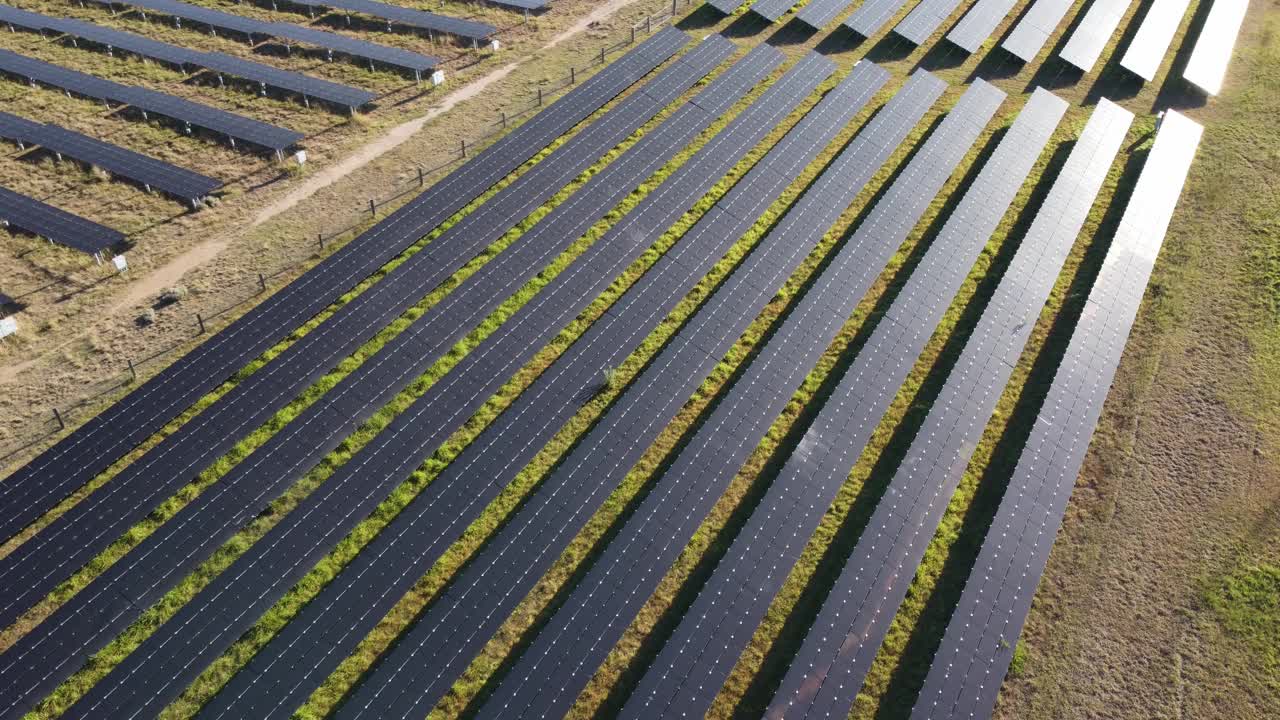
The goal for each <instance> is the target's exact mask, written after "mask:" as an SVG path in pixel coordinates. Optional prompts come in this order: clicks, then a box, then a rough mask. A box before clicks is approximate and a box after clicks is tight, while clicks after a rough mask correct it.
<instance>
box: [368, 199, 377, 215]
mask: <svg viewBox="0 0 1280 720" xmlns="http://www.w3.org/2000/svg"><path fill="white" fill-rule="evenodd" d="M369 214H370V215H372V216H373V217H378V206H377V205H375V204H374V202H373V198H369Z"/></svg>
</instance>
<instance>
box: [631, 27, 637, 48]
mask: <svg viewBox="0 0 1280 720" xmlns="http://www.w3.org/2000/svg"><path fill="white" fill-rule="evenodd" d="M630 44H631V45H635V44H636V26H635V25H632V26H631V43H630Z"/></svg>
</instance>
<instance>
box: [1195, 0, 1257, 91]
mask: <svg viewBox="0 0 1280 720" xmlns="http://www.w3.org/2000/svg"><path fill="white" fill-rule="evenodd" d="M1248 10H1249V0H1214V1H1213V7H1212V8H1210V9H1209V17H1208V18H1206V19H1205V21H1204V28H1203V29H1201V30H1200V37H1198V38H1196V46H1195V49H1194V50H1192V51H1191V59H1190V60H1188V61H1187V67H1186V69H1185V70H1183V72H1182V77H1184V78H1186V80H1187V82H1189V83H1191V84H1192V85H1195V86H1196V87H1198V88H1200V89H1201V90H1203V91H1204V92H1205V93H1206V94H1209V95H1217V94H1218V92H1219V91H1220V90H1222V79H1223V78H1224V77H1226V74H1227V65H1228V64H1229V63H1230V62H1231V53H1232V51H1233V50H1234V49H1235V45H1236V36H1237V35H1239V34H1240V25H1241V24H1242V23H1243V22H1244V16H1245V13H1246V12H1247V11H1248Z"/></svg>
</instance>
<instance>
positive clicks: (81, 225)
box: [0, 187, 124, 255]
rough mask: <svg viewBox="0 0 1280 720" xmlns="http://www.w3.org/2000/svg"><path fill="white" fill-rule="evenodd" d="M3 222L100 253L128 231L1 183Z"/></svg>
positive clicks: (0, 195) (113, 245) (71, 246)
mask: <svg viewBox="0 0 1280 720" xmlns="http://www.w3.org/2000/svg"><path fill="white" fill-rule="evenodd" d="M0 223H3V224H4V225H5V226H6V227H14V228H17V229H19V230H24V231H26V232H29V233H31V234H33V235H39V236H40V237H42V238H46V239H48V240H52V241H53V242H55V243H58V244H59V245H66V246H67V247H69V248H73V249H75V250H79V251H80V252H83V253H88V254H90V255H96V254H97V253H100V252H102V251H103V250H107V249H110V248H112V247H115V246H116V245H119V244H120V243H122V242H124V234H123V233H121V232H119V231H117V230H112V229H111V228H109V227H103V226H102V225H99V224H98V223H96V222H92V221H90V220H85V219H84V218H82V217H80V216H79V215H72V214H71V213H69V212H67V211H65V210H59V209H58V208H56V207H53V206H52V205H46V204H45V203H42V202H40V201H39V200H36V199H35V198H30V197H27V196H26V195H20V194H18V193H16V192H14V191H12V190H10V189H9V188H6V187H0Z"/></svg>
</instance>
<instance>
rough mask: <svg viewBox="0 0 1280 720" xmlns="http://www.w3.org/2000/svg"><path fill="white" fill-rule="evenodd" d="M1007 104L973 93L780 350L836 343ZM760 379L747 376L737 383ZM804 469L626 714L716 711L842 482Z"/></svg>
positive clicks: (715, 581) (705, 590)
mask: <svg viewBox="0 0 1280 720" xmlns="http://www.w3.org/2000/svg"><path fill="white" fill-rule="evenodd" d="M1003 99H1004V93H1002V92H1001V91H999V90H998V89H996V88H994V87H992V86H990V85H988V84H987V83H985V82H982V81H980V80H979V81H977V82H975V83H974V84H973V85H972V86H971V87H970V89H969V90H967V91H966V92H965V94H964V96H963V97H962V98H961V99H960V101H959V102H958V103H957V104H956V106H955V107H954V108H952V109H951V111H950V112H948V113H947V116H946V117H945V118H944V119H943V121H942V123H941V124H940V125H939V126H938V128H937V129H936V130H935V131H934V132H933V133H932V134H931V135H930V136H929V138H928V140H926V141H925V143H924V145H923V146H922V147H921V148H920V149H919V150H918V151H916V152H915V153H914V154H913V157H912V160H911V161H910V162H909V163H908V165H907V167H906V168H904V169H903V171H902V173H901V174H900V175H899V176H898V177H897V178H896V179H895V180H894V182H893V184H892V185H891V186H890V187H889V189H888V191H887V192H886V193H885V194H884V196H883V197H881V198H880V199H879V200H878V201H877V202H876V204H875V206H874V207H873V208H872V211H871V213H870V214H869V215H868V216H867V218H866V220H865V221H864V222H862V223H861V224H860V225H859V227H858V229H857V231H856V233H855V234H854V236H853V237H851V238H850V239H849V240H848V241H847V242H845V243H844V244H843V245H842V246H841V249H840V250H839V251H838V252H837V254H836V257H835V258H833V259H832V260H831V262H830V263H829V264H828V266H827V269H826V270H824V271H823V273H822V275H821V276H820V277H819V278H818V279H817V281H816V282H815V283H814V287H813V289H811V290H809V291H808V292H806V293H805V295H804V296H803V298H802V299H801V300H800V301H799V305H797V306H796V307H795V308H794V309H793V310H791V311H790V312H788V316H787V319H786V320H785V321H784V324H783V326H782V327H781V328H779V329H778V330H777V331H775V333H774V335H773V337H774V338H775V340H771V341H770V347H774V346H775V344H776V347H777V348H778V350H779V351H780V350H781V348H784V347H785V348H790V347H804V346H806V345H808V346H809V347H810V348H816V352H822V350H823V349H825V348H826V347H827V346H828V345H829V344H830V342H831V340H832V339H833V338H834V337H835V335H836V334H837V333H838V331H839V329H840V327H841V326H842V325H843V324H844V322H845V321H846V320H847V318H848V317H849V315H850V314H851V313H852V312H853V310H854V308H856V307H857V305H858V303H859V301H860V300H861V299H862V296H863V295H864V294H865V292H866V291H867V289H868V288H869V287H870V286H871V283H872V282H873V281H874V279H875V276H876V273H878V272H880V270H881V269H882V268H883V267H884V265H885V264H886V263H888V261H889V260H890V258H891V257H892V255H893V253H894V252H895V251H896V250H897V249H898V247H899V246H900V245H901V243H902V241H903V240H905V239H906V237H907V234H908V233H909V231H910V230H911V228H912V227H913V226H914V225H915V224H916V223H917V222H918V221H919V219H920V217H921V216H922V215H923V214H924V212H925V210H926V209H927V208H928V206H929V204H930V202H931V200H932V199H933V197H934V195H935V194H936V193H937V192H938V190H940V189H941V187H942V185H943V183H944V182H945V181H946V179H947V178H948V177H949V176H950V175H951V173H952V171H953V170H954V169H955V167H956V166H957V165H958V164H959V163H960V161H961V160H962V159H963V158H964V156H965V154H966V152H967V151H968V149H969V147H970V146H971V145H972V143H973V142H974V141H975V140H976V139H977V137H978V135H979V134H980V133H981V132H982V129H983V127H985V125H986V123H987V122H988V121H989V120H990V118H991V116H992V115H993V114H994V113H995V111H996V109H997V108H998V107H999V105H1000V103H1001V102H1002V101H1003ZM770 352H771V351H770V350H765V351H764V352H762V353H760V354H759V355H758V359H756V360H754V361H753V362H752V366H751V367H752V370H749V372H751V373H754V368H755V366H756V364H757V363H760V362H768V361H771V359H772V358H773V355H771V354H770ZM780 354H781V353H780ZM809 362H811V361H809V360H807V359H806V360H805V363H806V364H808V363H809ZM796 372H797V373H798V372H799V370H797V371H796ZM752 377H754V374H752V375H744V376H743V379H739V380H737V381H736V382H735V387H736V386H737V385H738V384H741V383H743V382H744V381H746V380H747V379H748V378H752ZM802 378H803V376H802V375H801V376H800V377H799V378H796V379H795V380H792V381H791V382H792V383H794V382H796V381H798V380H801V379H802ZM721 404H723V402H722V403H721ZM705 424H706V423H704V425H705ZM794 470H795V467H794V465H792V466H788V468H787V471H788V472H786V473H784V474H783V475H782V476H780V477H779V478H778V480H776V481H775V482H774V483H773V484H772V485H771V486H770V488H769V490H768V494H767V496H766V497H765V498H764V499H763V500H762V501H761V502H760V503H759V504H757V506H756V510H755V511H754V512H753V513H752V515H751V517H750V519H749V520H748V521H747V523H746V525H745V526H744V527H743V528H742V530H741V531H740V532H739V533H738V535H737V537H736V538H735V539H734V541H733V545H732V547H731V548H729V550H728V552H727V553H726V554H725V556H724V559H722V560H721V561H720V563H719V564H718V565H717V567H716V568H715V570H714V572H713V574H712V575H711V577H709V578H708V579H707V581H706V583H705V584H704V585H703V587H702V589H701V590H700V592H699V594H698V597H697V598H696V599H695V600H694V604H693V606H692V607H691V608H690V609H689V610H688V612H686V613H685V615H684V617H683V618H682V620H681V621H680V623H679V626H678V627H677V628H676V629H675V631H674V632H673V633H672V635H671V637H670V639H669V640H668V641H667V642H666V644H665V645H664V646H663V647H662V649H661V652H660V653H659V655H658V657H657V658H656V659H655V660H654V661H653V662H651V663H650V664H649V668H648V670H647V672H646V673H645V675H644V676H643V677H642V678H641V680H640V682H639V683H638V685H637V687H636V689H635V691H634V692H633V693H632V694H631V696H630V698H629V700H628V702H627V704H626V706H625V707H624V708H623V709H622V712H621V714H620V716H621V717H623V718H649V717H702V716H704V715H706V712H707V710H708V709H709V707H710V705H711V703H712V701H713V700H714V698H715V697H716V696H717V695H718V694H719V691H720V687H721V685H722V683H723V682H724V680H725V678H726V677H727V676H728V674H729V672H730V670H731V669H732V668H733V666H734V665H735V664H736V663H737V660H738V657H739V655H740V653H741V652H742V649H743V648H744V647H745V645H746V644H747V642H748V641H749V640H750V638H751V635H752V630H753V629H754V628H755V627H756V625H757V624H758V623H759V622H760V620H761V619H762V618H763V616H764V613H765V611H766V610H767V608H768V606H769V604H770V602H771V601H772V598H773V597H774V595H776V593H777V592H778V591H779V590H780V589H781V586H782V583H783V581H784V580H785V578H786V577H787V575H788V574H789V571H790V568H791V566H792V564H793V563H794V562H795V561H796V560H798V559H799V555H800V552H801V551H802V550H803V548H804V546H805V539H806V538H807V537H808V536H809V534H811V533H812V532H813V529H815V528H816V526H817V522H818V521H819V519H820V518H821V516H822V514H823V513H824V512H825V510H826V508H827V506H828V503H829V499H830V497H834V492H835V490H836V488H838V486H839V484H840V483H839V482H832V483H828V485H830V486H831V487H830V488H829V489H827V491H826V492H825V494H824V492H822V490H823V489H822V488H819V487H816V486H817V485H818V483H816V482H814V481H811V480H810V479H809V478H808V477H807V475H808V474H807V473H794V472H792V471H794ZM668 472H670V471H668ZM815 490H817V491H818V492H815Z"/></svg>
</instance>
